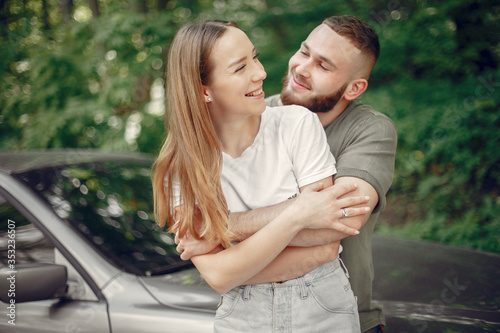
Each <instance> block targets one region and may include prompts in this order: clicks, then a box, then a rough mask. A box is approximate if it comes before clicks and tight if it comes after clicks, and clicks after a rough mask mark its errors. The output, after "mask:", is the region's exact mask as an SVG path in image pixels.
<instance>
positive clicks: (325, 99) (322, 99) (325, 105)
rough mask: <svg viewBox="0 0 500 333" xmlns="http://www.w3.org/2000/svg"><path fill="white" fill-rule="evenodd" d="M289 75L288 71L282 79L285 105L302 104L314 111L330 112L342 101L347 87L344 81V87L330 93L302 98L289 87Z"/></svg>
mask: <svg viewBox="0 0 500 333" xmlns="http://www.w3.org/2000/svg"><path fill="white" fill-rule="evenodd" d="M288 77H289V76H288V72H287V73H286V74H285V76H284V77H283V79H282V84H283V89H282V90H281V95H280V97H281V102H282V103H283V105H291V104H296V105H302V106H304V107H306V108H308V109H309V110H311V111H312V112H328V111H330V110H331V109H333V107H334V106H335V105H337V103H338V102H339V101H340V99H341V98H342V96H343V95H344V92H345V90H346V88H347V83H344V84H343V85H342V87H340V88H339V89H338V90H337V91H335V92H333V93H332V94H330V95H324V96H313V97H309V98H300V97H297V96H295V95H294V94H293V91H292V89H287V87H288V81H289V78H288Z"/></svg>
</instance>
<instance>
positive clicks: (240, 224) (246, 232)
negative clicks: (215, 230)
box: [229, 198, 295, 241]
mask: <svg viewBox="0 0 500 333" xmlns="http://www.w3.org/2000/svg"><path fill="white" fill-rule="evenodd" d="M294 201H295V198H294V199H290V200H287V201H285V202H282V203H280V204H277V205H274V206H269V207H264V208H258V209H253V210H250V211H248V212H241V213H231V214H229V221H230V222H229V223H230V226H229V228H230V230H231V231H232V232H233V233H234V234H235V235H236V239H235V241H242V240H245V239H247V238H248V237H250V236H252V235H253V234H254V233H256V232H257V231H258V230H260V229H261V228H262V227H264V226H265V225H266V224H268V223H269V222H270V221H272V220H273V219H275V218H276V217H277V216H278V215H279V214H280V213H281V212H282V211H283V210H284V209H285V208H286V207H288V206H289V205H290V204H292V203H293V202H294Z"/></svg>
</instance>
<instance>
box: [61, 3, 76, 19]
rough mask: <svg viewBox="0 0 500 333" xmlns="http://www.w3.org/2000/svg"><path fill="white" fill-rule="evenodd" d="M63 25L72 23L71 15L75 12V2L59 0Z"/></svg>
mask: <svg viewBox="0 0 500 333" xmlns="http://www.w3.org/2000/svg"><path fill="white" fill-rule="evenodd" d="M59 6H60V7H61V13H62V18H63V24H67V23H69V22H71V14H72V12H73V0H59Z"/></svg>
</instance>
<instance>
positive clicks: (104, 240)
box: [18, 161, 192, 276]
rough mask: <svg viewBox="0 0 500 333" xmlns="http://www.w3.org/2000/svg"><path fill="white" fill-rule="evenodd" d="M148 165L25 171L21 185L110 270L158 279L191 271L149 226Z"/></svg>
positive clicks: (106, 164) (166, 237)
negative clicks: (111, 267)
mask: <svg viewBox="0 0 500 333" xmlns="http://www.w3.org/2000/svg"><path fill="white" fill-rule="evenodd" d="M150 168H151V164H150V162H148V161H127V162H125V161H119V162H94V163H86V164H79V165H71V166H63V167H57V166H56V167H50V168H44V169H38V170H34V171H29V172H25V173H22V174H19V175H18V178H19V179H21V180H22V181H23V182H25V183H26V184H27V185H28V186H29V187H31V188H32V189H33V190H34V191H36V192H38V193H39V195H40V196H41V197H42V198H43V199H44V200H45V201H46V202H47V203H48V204H49V205H50V206H52V208H53V209H54V211H55V212H56V213H57V214H58V215H59V216H60V217H61V218H62V219H64V220H65V221H67V222H68V223H69V224H71V226H72V227H73V228H74V229H75V230H76V231H77V232H78V233H79V234H80V235H81V236H82V237H83V238H85V239H86V240H87V241H88V242H89V243H90V244H91V245H92V246H94V248H96V249H97V250H98V251H99V252H101V253H102V254H103V255H104V256H105V257H106V258H107V259H108V260H109V261H110V262H112V263H113V264H114V265H115V266H117V267H119V268H121V269H123V270H125V271H127V272H129V273H132V274H139V275H145V276H149V275H157V274H165V273H168V272H173V271H177V270H181V269H183V268H188V267H192V264H191V263H190V262H189V261H188V262H184V261H182V260H180V258H179V255H178V254H177V252H176V251H175V244H174V241H173V238H172V237H171V236H170V234H168V233H167V232H166V231H165V230H161V229H160V228H158V227H157V225H156V224H155V222H154V215H153V196H152V189H151V178H150Z"/></svg>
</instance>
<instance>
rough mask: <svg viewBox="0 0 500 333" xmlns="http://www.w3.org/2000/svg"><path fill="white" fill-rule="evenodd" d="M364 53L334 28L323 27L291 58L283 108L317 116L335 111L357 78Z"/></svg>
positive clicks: (285, 84)
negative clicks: (299, 107)
mask: <svg viewBox="0 0 500 333" xmlns="http://www.w3.org/2000/svg"><path fill="white" fill-rule="evenodd" d="M360 58H361V51H360V50H359V49H357V48H356V47H354V46H353V45H352V44H351V43H350V42H349V41H348V40H347V39H345V38H344V37H342V36H340V35H339V34H337V33H336V32H335V31H333V30H332V29H331V28H330V27H328V26H327V25H325V24H321V25H320V26H318V27H317V28H316V29H314V30H313V31H312V32H311V33H310V34H309V36H308V37H307V39H306V40H305V41H304V42H303V43H302V45H301V47H300V49H299V50H298V51H297V52H296V53H295V54H294V55H293V56H292V58H290V61H289V63H288V72H287V74H286V75H285V77H284V78H283V90H282V91H281V100H282V102H283V104H285V105H289V104H298V105H303V106H305V107H307V108H308V109H309V110H311V111H313V112H327V111H329V110H331V109H332V108H333V107H334V106H335V105H336V104H337V103H338V101H339V100H340V99H341V98H342V97H343V94H344V92H345V90H346V88H347V87H348V85H349V82H350V80H352V79H353V78H354V77H355V74H356V73H355V71H356V69H357V64H358V62H359V59H360Z"/></svg>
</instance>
